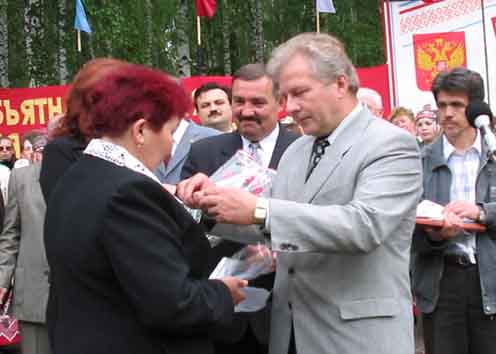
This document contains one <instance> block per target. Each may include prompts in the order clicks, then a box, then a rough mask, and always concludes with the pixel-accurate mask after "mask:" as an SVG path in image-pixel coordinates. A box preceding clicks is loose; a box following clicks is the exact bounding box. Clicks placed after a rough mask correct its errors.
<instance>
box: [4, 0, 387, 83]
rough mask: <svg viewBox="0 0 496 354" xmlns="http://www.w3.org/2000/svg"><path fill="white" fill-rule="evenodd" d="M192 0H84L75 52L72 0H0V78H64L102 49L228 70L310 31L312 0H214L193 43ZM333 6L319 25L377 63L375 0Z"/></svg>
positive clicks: (367, 62) (361, 58)
mask: <svg viewBox="0 0 496 354" xmlns="http://www.w3.org/2000/svg"><path fill="white" fill-rule="evenodd" d="M194 3H195V1H194V0H143V1H135V0H120V1H116V0H85V6H86V13H87V16H88V19H89V21H90V24H91V27H92V30H93V32H92V33H91V34H89V35H88V34H86V33H82V46H83V48H82V52H81V53H79V52H78V51H77V49H76V31H75V30H74V27H73V25H74V11H75V1H74V0H57V1H55V0H53V1H42V0H25V1H19V0H0V6H3V7H4V8H3V9H0V14H3V15H2V16H0V21H2V20H3V21H5V19H6V21H7V26H0V32H1V33H0V39H1V38H7V44H8V46H3V47H2V48H7V51H8V55H6V56H2V55H0V61H2V62H1V63H0V68H2V67H4V68H8V78H7V79H6V80H3V81H2V82H3V84H4V85H5V84H6V83H9V84H10V86H11V87H26V86H30V85H32V86H33V85H34V86H41V85H57V84H61V83H65V82H66V81H67V79H68V78H69V79H70V78H72V77H73V75H74V74H75V73H76V72H77V71H78V69H79V68H80V67H81V65H82V64H83V63H84V62H86V61H88V60H89V59H91V58H94V57H101V56H111V57H115V58H119V59H123V60H127V61H130V62H134V63H142V64H147V65H152V66H154V67H157V68H160V69H163V70H166V71H168V72H171V73H173V74H180V72H179V71H180V70H181V71H182V72H184V71H183V69H182V68H183V67H184V65H185V64H186V65H187V66H188V71H187V72H189V73H191V75H199V74H207V75H224V74H226V75H229V74H231V73H232V71H234V70H236V69H237V68H239V67H240V66H241V65H243V64H246V63H249V62H255V61H257V59H258V60H267V58H268V56H269V55H270V52H271V50H272V49H273V48H274V47H276V46H277V45H278V44H280V43H282V42H284V41H285V40H287V39H288V38H290V37H291V36H293V35H295V34H297V33H300V32H307V31H315V23H316V17H315V0H217V13H216V15H215V17H214V18H213V19H211V20H208V19H204V18H202V19H201V24H202V26H201V35H202V46H201V48H199V46H198V43H197V27H196V26H197V22H196V17H195V16H196V15H195V6H194ZM180 5H183V6H184V7H183V10H185V11H186V12H185V13H184V16H183V17H181V16H180V12H179V10H180ZM334 5H335V7H336V10H337V13H336V14H321V15H320V27H321V31H322V32H329V33H333V34H335V35H336V36H338V37H339V38H341V39H342V40H343V41H344V42H345V43H346V46H347V49H348V52H349V55H350V57H351V59H352V61H353V62H354V63H355V64H356V65H357V66H371V65H376V64H380V63H383V62H384V52H383V39H382V38H383V36H382V29H381V19H380V15H379V5H380V4H379V0H346V1H344V0H334ZM5 7H6V8H5ZM1 10H3V11H1ZM5 10H6V11H5ZM64 14H65V15H66V16H67V17H66V18H65V19H61V18H60V17H61V16H64ZM0 25H2V24H1V23H0ZM181 31H183V32H181ZM178 33H179V35H178ZM181 33H183V35H181ZM185 50H186V51H189V55H185V52H184V51H185ZM186 54H188V52H186ZM184 61H186V62H184Z"/></svg>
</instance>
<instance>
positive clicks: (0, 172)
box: [0, 165, 10, 178]
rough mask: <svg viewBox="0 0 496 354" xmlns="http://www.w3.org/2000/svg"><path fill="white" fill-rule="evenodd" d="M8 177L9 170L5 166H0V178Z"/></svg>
mask: <svg viewBox="0 0 496 354" xmlns="http://www.w3.org/2000/svg"><path fill="white" fill-rule="evenodd" d="M9 175H10V169H9V168H8V167H7V166H4V165H0V178H3V177H5V176H9Z"/></svg>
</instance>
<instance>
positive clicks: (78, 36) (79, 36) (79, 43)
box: [77, 30, 81, 52]
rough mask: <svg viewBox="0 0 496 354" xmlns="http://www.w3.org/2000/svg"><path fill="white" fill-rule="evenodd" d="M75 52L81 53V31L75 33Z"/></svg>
mask: <svg viewBox="0 0 496 354" xmlns="http://www.w3.org/2000/svg"><path fill="white" fill-rule="evenodd" d="M77 50H78V52H81V31H80V30H78V31H77Z"/></svg>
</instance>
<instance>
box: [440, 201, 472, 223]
mask: <svg viewBox="0 0 496 354" xmlns="http://www.w3.org/2000/svg"><path fill="white" fill-rule="evenodd" d="M444 211H445V212H451V213H454V214H456V215H457V216H458V217H459V218H461V219H463V218H467V219H472V220H474V221H476V220H477V219H478V218H479V213H480V209H479V207H478V206H477V205H476V204H474V203H469V202H465V201H463V200H457V201H454V202H451V203H449V204H448V205H446V206H445V207H444Z"/></svg>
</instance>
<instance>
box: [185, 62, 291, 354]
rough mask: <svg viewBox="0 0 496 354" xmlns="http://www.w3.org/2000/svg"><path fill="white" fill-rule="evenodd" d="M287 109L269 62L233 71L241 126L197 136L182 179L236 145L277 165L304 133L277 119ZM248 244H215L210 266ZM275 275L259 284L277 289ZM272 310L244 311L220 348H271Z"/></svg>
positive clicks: (218, 161) (211, 165) (209, 167)
mask: <svg viewBox="0 0 496 354" xmlns="http://www.w3.org/2000/svg"><path fill="white" fill-rule="evenodd" d="M280 110H281V106H280V100H279V97H278V95H277V92H276V88H275V87H274V84H273V82H272V79H271V78H270V77H269V76H268V75H267V72H266V71H265V67H264V65H263V64H248V65H245V66H243V67H241V68H240V69H239V70H238V71H237V72H236V73H235V74H234V75H233V83H232V111H233V117H234V120H235V122H236V124H237V126H238V130H237V131H235V132H231V133H226V134H221V135H217V136H213V137H209V138H206V139H203V140H201V141H198V142H195V143H194V144H193V145H192V146H191V150H190V153H189V156H188V159H187V160H186V162H185V163H184V166H183V170H182V172H181V179H185V178H188V177H190V176H192V175H194V174H196V173H198V172H202V173H204V174H206V175H208V176H210V175H212V174H213V173H214V172H215V171H216V170H217V169H218V168H219V167H220V166H222V165H223V164H224V163H225V162H226V161H227V160H229V158H231V157H232V156H233V155H234V154H235V153H236V151H238V150H240V149H242V150H245V151H247V152H249V153H250V154H251V155H252V156H253V157H254V158H255V160H258V162H259V163H260V164H261V165H263V166H265V167H269V168H273V169H277V166H278V164H279V160H280V158H281V156H282V154H283V153H284V151H285V150H286V148H287V147H288V146H289V145H290V144H291V143H292V142H293V141H294V140H296V139H297V138H298V135H297V134H295V133H292V132H290V131H288V130H286V129H285V128H284V127H282V126H281V125H280V124H279V123H278V120H277V117H278V113H279V111H280ZM242 247H243V245H241V244H238V243H235V242H230V241H226V240H224V241H222V242H221V243H220V244H218V245H216V246H215V247H214V248H213V257H212V258H211V259H210V265H209V266H210V268H211V269H210V270H213V268H214V267H215V266H216V265H217V263H218V262H219V261H220V259H221V258H222V257H229V256H231V255H233V254H234V253H236V252H237V251H239V250H240V249H241V248H242ZM273 281H274V277H273V274H271V275H270V277H266V276H263V277H260V278H257V280H255V283H256V285H261V286H263V287H265V288H268V289H269V290H270V289H272V286H273ZM269 312H270V311H269V310H268V309H267V308H265V309H262V310H260V311H259V312H255V313H245V314H240V315H239V316H237V318H236V323H235V329H234V330H233V333H231V334H230V337H231V338H230V342H231V343H230V344H226V343H220V342H218V343H217V344H216V353H218V354H223V353H225V354H227V353H229V354H231V353H236V354H241V353H253V354H265V353H267V351H268V350H267V343H268V338H269Z"/></svg>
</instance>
